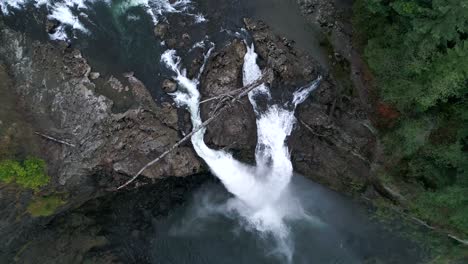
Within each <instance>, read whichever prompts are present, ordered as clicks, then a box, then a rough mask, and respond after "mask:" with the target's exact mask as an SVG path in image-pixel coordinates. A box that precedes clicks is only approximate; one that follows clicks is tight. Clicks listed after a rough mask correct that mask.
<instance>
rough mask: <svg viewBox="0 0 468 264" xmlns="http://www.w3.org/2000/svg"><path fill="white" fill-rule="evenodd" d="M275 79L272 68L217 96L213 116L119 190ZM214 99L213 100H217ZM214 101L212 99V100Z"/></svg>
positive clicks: (146, 166) (148, 164)
mask: <svg viewBox="0 0 468 264" xmlns="http://www.w3.org/2000/svg"><path fill="white" fill-rule="evenodd" d="M272 80H273V71H271V70H265V71H264V72H263V74H262V76H261V77H260V78H259V79H258V80H256V81H255V82H253V83H251V84H249V85H246V86H244V87H242V88H239V89H236V90H234V91H236V92H237V94H236V95H234V94H232V92H231V93H227V94H224V96H223V95H219V96H216V97H215V99H218V100H220V101H222V103H221V104H218V105H217V106H216V108H215V109H214V110H213V111H212V113H211V117H210V118H208V119H207V120H206V121H205V122H203V124H202V125H201V126H200V127H198V128H196V129H194V130H193V131H192V132H190V133H189V134H187V135H186V136H185V137H183V138H182V139H181V140H179V141H178V142H177V143H175V144H174V145H172V147H170V148H169V149H168V150H166V151H164V152H163V153H162V154H161V155H159V156H158V157H157V158H156V159H154V160H152V161H150V162H149V163H147V164H146V165H145V166H144V167H143V168H141V169H140V170H139V171H138V172H137V173H136V174H135V176H133V177H132V178H131V179H130V180H128V181H127V182H125V183H124V184H122V185H121V186H119V187H118V188H117V190H121V189H123V188H125V187H127V186H128V185H129V184H131V183H132V182H134V181H135V180H136V179H137V178H138V177H139V176H140V175H141V174H142V173H143V172H144V171H145V170H146V169H148V168H149V167H151V166H152V165H154V164H155V163H157V162H158V161H160V160H161V159H163V158H164V157H166V156H167V155H168V154H169V153H171V152H172V151H174V150H175V149H176V148H178V147H179V146H180V145H182V144H183V143H185V142H186V141H188V140H189V139H190V138H191V137H192V136H193V135H194V134H195V133H197V132H198V131H200V130H201V129H202V128H204V127H206V126H208V125H209V124H210V123H211V122H213V120H215V119H216V118H217V117H218V116H219V115H220V114H222V113H223V112H224V111H225V110H226V109H228V108H230V107H231V106H232V105H233V104H234V103H236V102H237V101H239V100H240V99H242V98H243V97H245V96H246V95H247V94H248V93H249V92H250V91H252V90H253V89H255V88H256V87H257V86H259V85H261V84H262V83H271V82H272ZM226 98H230V100H227V99H226ZM215 99H213V100H215ZM211 101H212V100H211ZM203 102H207V101H206V100H205V101H203Z"/></svg>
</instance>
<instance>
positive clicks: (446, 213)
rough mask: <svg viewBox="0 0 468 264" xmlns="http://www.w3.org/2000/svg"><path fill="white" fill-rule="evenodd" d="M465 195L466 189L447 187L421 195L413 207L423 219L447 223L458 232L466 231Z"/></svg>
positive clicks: (466, 210)
mask: <svg viewBox="0 0 468 264" xmlns="http://www.w3.org/2000/svg"><path fill="white" fill-rule="evenodd" d="M467 194H468V187H460V186H453V187H448V188H445V189H442V190H439V191H436V192H426V193H424V194H422V195H421V196H420V198H419V200H418V201H417V202H416V203H415V204H414V205H415V209H416V211H417V212H418V213H419V214H420V215H421V217H423V218H425V219H432V220H433V221H435V222H437V223H447V224H449V225H450V226H453V227H455V228H457V229H459V230H468V195H467ZM434 209H436V210H434Z"/></svg>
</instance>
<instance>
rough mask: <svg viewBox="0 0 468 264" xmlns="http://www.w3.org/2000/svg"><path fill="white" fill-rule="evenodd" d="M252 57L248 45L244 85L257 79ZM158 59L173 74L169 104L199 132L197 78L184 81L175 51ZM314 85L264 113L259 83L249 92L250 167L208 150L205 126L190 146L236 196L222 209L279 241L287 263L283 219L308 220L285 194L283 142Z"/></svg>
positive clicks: (288, 170)
mask: <svg viewBox="0 0 468 264" xmlns="http://www.w3.org/2000/svg"><path fill="white" fill-rule="evenodd" d="M211 50H212V49H210V50H209V52H208V55H209V53H210V52H211ZM206 57H207V56H205V58H206ZM256 59H257V54H256V53H255V51H254V47H253V45H252V46H251V47H247V53H246V55H245V58H244V66H243V82H244V85H248V84H251V83H253V82H254V81H256V80H257V79H259V78H260V77H261V70H260V68H259V66H258V65H257V63H256ZM161 61H162V62H164V63H165V64H166V65H167V67H169V68H170V69H171V70H172V71H174V73H175V74H176V77H175V79H176V81H177V82H178V84H179V90H178V91H176V92H175V93H172V94H171V95H172V96H173V98H174V101H175V102H176V104H177V105H178V106H179V107H186V108H187V109H188V111H189V112H190V114H191V121H192V124H193V129H194V130H196V129H199V128H200V127H201V126H202V119H201V116H200V93H199V91H198V88H197V86H198V84H199V80H198V79H194V80H190V79H189V78H187V76H186V72H185V70H184V69H182V67H181V65H180V64H181V58H179V57H177V56H176V52H175V50H168V51H166V52H164V54H163V55H162V57H161ZM205 61H206V60H205ZM202 69H203V67H202ZM319 82H320V78H319V79H317V80H316V81H314V82H313V83H312V84H310V85H308V86H306V87H302V88H300V89H298V91H296V92H295V93H294V95H293V100H292V101H291V102H287V103H286V104H284V105H276V104H271V105H269V104H267V107H266V109H264V110H263V109H260V108H261V107H259V106H258V104H257V100H259V99H260V98H262V99H265V100H267V102H268V101H270V100H271V95H270V92H269V88H268V87H267V85H265V84H262V85H260V86H258V87H256V88H255V89H253V90H252V91H251V92H250V93H249V94H248V97H249V101H250V103H251V104H252V106H253V109H254V111H255V114H256V117H257V121H256V123H257V134H258V143H257V146H256V151H255V158H256V165H255V166H252V165H248V164H245V163H242V162H240V161H238V160H236V159H234V158H233V156H232V155H231V154H230V153H228V152H226V151H224V150H213V149H210V148H209V147H208V146H207V145H206V144H205V142H204V140H203V137H204V134H205V131H206V129H205V128H201V129H200V130H199V131H198V132H196V133H195V134H194V135H193V137H192V144H193V146H194V149H195V151H196V152H197V154H198V155H199V156H200V157H201V158H203V160H204V161H205V162H206V163H207V164H208V166H209V167H210V169H211V171H212V172H213V174H214V175H216V176H217V177H218V178H219V179H220V180H221V181H222V183H223V184H224V185H225V187H226V189H227V190H228V191H229V192H230V193H232V194H233V195H234V196H235V197H234V198H232V199H231V200H229V202H228V204H227V205H226V206H227V210H229V211H235V212H237V214H239V215H240V216H242V218H243V219H244V220H245V221H246V222H247V223H248V226H249V227H250V228H253V229H255V230H258V231H261V232H267V233H270V234H272V235H273V236H274V237H275V238H276V239H277V241H278V244H279V249H280V250H281V252H280V253H281V254H283V255H285V256H286V258H287V259H288V260H289V261H290V260H291V259H292V246H291V240H290V239H289V238H288V234H289V232H288V228H287V226H286V224H285V220H287V219H295V218H297V217H305V218H307V216H306V215H305V214H304V213H303V210H302V208H301V206H300V205H299V204H297V202H296V201H294V199H292V198H291V197H290V194H289V192H288V190H287V186H288V184H289V182H290V180H291V177H292V175H293V167H292V163H291V160H290V155H289V152H288V147H287V146H286V142H285V140H286V138H287V137H288V136H289V135H290V134H291V132H292V129H293V126H294V123H295V117H294V110H295V108H296V106H297V105H299V104H300V103H302V102H303V101H304V100H305V99H307V97H308V96H309V94H310V93H311V92H312V91H313V90H314V89H315V88H316V87H317V86H318V84H319Z"/></svg>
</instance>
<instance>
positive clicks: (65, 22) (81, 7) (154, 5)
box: [0, 0, 206, 40]
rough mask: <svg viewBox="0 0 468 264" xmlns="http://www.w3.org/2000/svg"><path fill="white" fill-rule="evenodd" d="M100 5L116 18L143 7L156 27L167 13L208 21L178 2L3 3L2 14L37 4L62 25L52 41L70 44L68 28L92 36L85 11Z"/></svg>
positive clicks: (62, 0) (60, 0)
mask: <svg viewBox="0 0 468 264" xmlns="http://www.w3.org/2000/svg"><path fill="white" fill-rule="evenodd" d="M99 1H101V2H105V3H107V4H108V5H109V6H111V7H112V9H113V10H114V12H115V15H116V16H120V15H122V14H125V13H126V11H127V10H129V9H130V8H132V7H137V6H139V7H142V8H143V9H144V10H145V11H146V13H147V14H148V15H149V16H150V17H151V19H152V21H153V23H154V24H155V25H156V24H158V23H159V20H160V18H161V17H162V16H163V14H164V13H184V14H186V15H189V16H192V17H193V18H194V23H200V22H204V21H206V19H205V17H204V16H203V15H201V14H192V13H190V12H188V11H190V4H191V3H192V2H191V1H190V0H178V1H175V2H172V3H171V2H170V1H169V0H121V1H111V0H58V1H53V0H1V1H0V11H1V13H3V14H4V15H8V14H10V12H12V11H14V10H19V9H22V8H23V7H25V6H26V5H28V4H33V5H34V6H35V7H36V8H40V7H42V6H45V7H46V9H47V10H48V16H47V17H48V18H49V19H50V20H56V21H58V22H60V25H59V26H58V28H56V29H55V32H54V33H52V34H50V38H51V39H53V40H67V39H68V38H69V36H68V35H67V33H66V28H71V29H72V30H73V31H79V32H81V33H84V34H88V33H89V31H88V29H87V28H86V27H85V26H84V24H83V21H85V20H86V19H87V15H86V13H85V10H86V9H88V7H89V6H90V5H91V4H93V3H95V2H99ZM88 22H89V21H88Z"/></svg>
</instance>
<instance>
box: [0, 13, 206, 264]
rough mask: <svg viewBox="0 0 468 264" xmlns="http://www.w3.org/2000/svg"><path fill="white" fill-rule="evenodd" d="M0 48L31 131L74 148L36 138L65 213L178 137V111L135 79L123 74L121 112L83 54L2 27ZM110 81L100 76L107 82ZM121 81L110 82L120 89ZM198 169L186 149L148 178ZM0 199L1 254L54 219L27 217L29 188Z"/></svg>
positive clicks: (2, 192)
mask: <svg viewBox="0 0 468 264" xmlns="http://www.w3.org/2000/svg"><path fill="white" fill-rule="evenodd" d="M0 43H2V45H0V61H3V63H4V65H6V66H7V67H8V68H7V71H8V73H9V76H10V77H11V78H12V82H11V83H12V84H11V87H9V89H10V91H11V92H12V93H16V94H17V96H18V98H19V99H20V100H19V102H21V103H22V106H23V107H24V108H25V111H26V112H27V113H28V114H29V116H30V118H31V126H33V128H34V130H35V131H38V132H40V133H42V134H46V135H49V136H52V137H54V138H59V139H61V140H64V141H67V142H69V143H71V144H73V145H75V147H70V146H67V145H64V144H58V143H56V142H53V141H50V140H47V139H44V138H37V141H39V150H40V151H39V154H38V155H39V156H41V158H43V159H45V160H46V162H47V167H48V174H49V175H50V177H51V180H50V183H49V184H48V185H47V187H46V188H45V190H43V191H44V192H46V193H54V192H64V193H68V194H69V195H68V197H69V198H68V199H67V204H66V205H64V206H62V207H61V209H60V210H61V211H64V210H67V209H68V208H70V207H74V206H76V205H79V204H81V203H83V202H85V201H87V200H89V199H91V198H93V197H96V196H99V195H101V194H103V193H104V192H105V190H106V189H108V188H114V187H117V186H119V185H120V184H122V183H123V182H124V181H126V180H127V179H129V178H130V177H131V176H132V175H134V174H135V173H136V172H137V171H138V170H139V169H140V168H141V167H143V166H144V165H145V164H146V163H148V162H149V161H151V160H152V159H154V158H156V157H157V156H159V155H160V154H161V153H162V152H164V151H166V149H167V148H169V147H170V146H172V145H173V144H174V143H176V142H177V141H178V140H180V138H181V137H180V135H179V132H178V125H177V124H178V118H177V110H176V109H175V108H174V107H172V106H171V105H168V104H163V105H162V106H158V105H156V103H155V102H154V100H153V99H152V98H151V96H150V94H149V92H148V91H147V89H146V87H145V86H144V84H143V83H141V82H140V81H139V80H138V79H136V78H135V77H133V76H132V75H126V77H125V78H126V82H127V83H126V84H125V87H128V89H129V91H128V92H130V93H131V95H132V96H131V99H129V100H133V101H132V102H131V105H133V106H132V107H131V108H129V109H127V110H126V111H125V112H123V113H118V114H116V113H113V112H112V107H113V101H112V100H110V99H109V98H107V97H105V96H102V95H99V94H98V93H96V90H99V89H98V86H97V85H98V84H96V83H99V82H96V83H94V82H93V81H91V80H90V77H93V76H90V72H91V67H90V66H89V65H88V64H87V62H86V59H85V58H83V57H82V56H81V53H80V52H79V51H77V50H73V49H71V48H68V47H67V46H66V45H59V44H57V43H55V44H51V43H41V42H37V41H32V40H30V39H28V38H27V37H25V35H23V34H21V33H18V32H15V31H12V30H10V29H8V28H6V27H5V26H3V25H2V24H1V22H0ZM110 78H111V77H110V76H102V79H103V80H109V79H110ZM99 79H101V78H99ZM119 83H120V81H118V80H116V81H114V82H113V84H114V85H116V86H115V87H117V88H118V87H119ZM100 85H101V84H100ZM117 94H118V93H117ZM201 170H203V168H202V164H201V163H200V161H199V159H198V158H197V156H196V154H195V153H194V151H193V150H192V148H191V147H190V146H183V147H181V148H179V149H178V150H177V152H174V153H172V154H171V155H169V156H168V157H166V158H165V159H163V160H161V161H160V162H159V163H158V164H157V165H155V166H154V167H151V168H150V169H148V170H146V171H145V172H144V173H143V176H145V177H147V178H150V179H152V180H154V179H159V178H165V177H169V176H179V177H182V176H188V175H192V174H194V173H197V172H200V171H201ZM145 177H142V179H143V182H145V180H144V178H145ZM146 182H148V180H146ZM12 188H13V187H12ZM0 197H1V201H2V204H3V203H5V204H12V205H14V206H7V207H4V206H0V212H1V214H0V234H2V237H9V240H8V241H6V240H4V241H1V242H0V251H1V250H2V249H3V248H5V247H7V246H5V245H8V244H9V243H14V241H16V239H20V240H21V239H25V238H26V237H25V236H24V234H25V233H27V232H28V231H27V230H29V228H32V227H34V226H35V225H38V224H41V223H42V224H45V223H47V221H49V220H50V218H51V217H53V216H51V217H44V218H40V219H35V218H32V217H31V216H30V215H29V214H27V213H25V212H26V207H27V206H28V204H29V202H30V199H31V192H30V191H24V190H19V189H17V188H16V189H15V188H13V189H11V188H1V189H0ZM18 201H19V202H18ZM57 213H58V212H57ZM0 255H2V254H1V252H0ZM0 262H1V261H0Z"/></svg>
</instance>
